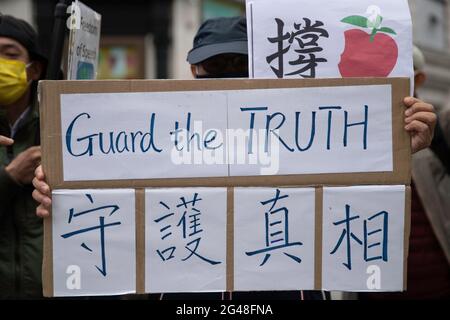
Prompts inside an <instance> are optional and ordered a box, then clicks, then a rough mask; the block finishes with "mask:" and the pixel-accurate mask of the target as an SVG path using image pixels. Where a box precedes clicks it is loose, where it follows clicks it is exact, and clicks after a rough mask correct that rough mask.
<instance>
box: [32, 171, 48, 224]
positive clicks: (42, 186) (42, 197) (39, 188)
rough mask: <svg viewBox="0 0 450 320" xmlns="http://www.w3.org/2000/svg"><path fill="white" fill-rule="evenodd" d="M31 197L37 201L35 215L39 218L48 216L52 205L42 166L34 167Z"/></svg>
mask: <svg viewBox="0 0 450 320" xmlns="http://www.w3.org/2000/svg"><path fill="white" fill-rule="evenodd" d="M33 186H34V187H35V189H34V191H33V198H34V200H36V201H37V202H39V206H38V207H37V208H36V215H37V216H38V217H41V218H46V217H48V216H50V208H51V205H52V199H51V196H52V194H51V190H50V186H49V185H48V184H47V182H46V181H45V174H44V170H43V169H42V166H39V167H37V168H36V171H35V173H34V179H33Z"/></svg>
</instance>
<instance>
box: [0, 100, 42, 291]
mask: <svg viewBox="0 0 450 320" xmlns="http://www.w3.org/2000/svg"><path fill="white" fill-rule="evenodd" d="M0 134H1V135H6V136H10V128H9V125H8V122H7V120H6V118H5V115H4V111H3V110H0ZM38 144H39V113H38V109H37V106H35V107H32V109H31V110H30V112H28V114H27V115H26V117H25V118H24V120H23V122H22V124H21V126H20V127H19V129H18V131H17V132H16V135H15V137H14V145H13V146H10V147H0V299H2V298H16V299H17V298H19V299H20V298H38V297H42V280H41V279H42V277H41V270H42V249H43V242H42V241H43V224H42V219H40V218H38V217H37V216H36V213H35V212H36V206H37V203H36V202H35V201H34V200H33V198H32V196H31V193H32V191H33V187H32V185H26V186H21V185H18V184H17V183H15V182H14V181H13V180H12V179H11V178H10V177H9V175H8V174H7V173H6V172H5V166H7V165H8V164H9V163H10V162H11V160H12V159H13V158H15V157H16V156H17V155H18V154H19V153H21V152H22V151H24V150H26V149H28V148H29V147H31V146H35V145H38Z"/></svg>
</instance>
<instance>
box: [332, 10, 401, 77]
mask: <svg viewBox="0 0 450 320" xmlns="http://www.w3.org/2000/svg"><path fill="white" fill-rule="evenodd" d="M382 19H383V18H382V17H381V16H377V19H376V21H373V22H371V21H369V20H368V19H367V18H365V17H362V16H350V17H347V18H344V19H342V20H341V21H342V22H345V23H348V24H351V25H354V26H358V27H363V28H372V32H369V33H368V32H366V31H364V30H361V29H351V30H347V31H345V32H344V36H345V48H344V52H343V53H342V54H341V61H340V62H339V64H338V67H339V72H340V73H341V76H342V77H387V76H388V75H389V74H390V73H391V72H392V70H393V69H394V67H395V64H396V63H397V58H398V47H397V43H396V42H395V40H394V39H393V38H392V37H391V36H390V35H388V34H393V35H395V34H396V33H395V31H394V30H392V29H391V28H387V27H381V28H380V25H381V21H382Z"/></svg>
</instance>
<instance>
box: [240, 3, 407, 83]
mask: <svg viewBox="0 0 450 320" xmlns="http://www.w3.org/2000/svg"><path fill="white" fill-rule="evenodd" d="M247 30H248V39H249V71H250V77H252V78H289V77H292V78H340V77H387V76H389V77H410V78H412V77H413V63H412V24H411V16H410V12H409V7H408V2H407V1H406V0H396V1H391V0H358V1H355V0H340V1H329V0H315V1H314V2H311V1H308V0H277V1H273V0H247Z"/></svg>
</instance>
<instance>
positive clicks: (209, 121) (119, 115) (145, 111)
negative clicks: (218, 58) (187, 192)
mask: <svg viewBox="0 0 450 320" xmlns="http://www.w3.org/2000/svg"><path fill="white" fill-rule="evenodd" d="M61 119H62V136H63V139H62V141H61V142H62V150H63V161H64V164H63V168H64V180H65V181H77V180H114V179H145V178H188V177H214V176H227V175H228V167H227V164H226V163H225V161H223V160H224V157H225V154H224V153H222V156H221V157H220V155H219V156H218V157H219V158H221V159H222V163H219V164H215V163H212V164H210V163H205V162H202V161H203V159H202V155H203V153H204V152H207V151H209V150H205V149H208V148H218V149H220V150H222V152H224V149H223V148H224V147H223V145H224V144H223V141H218V140H219V138H217V139H214V137H215V135H216V134H217V132H220V133H224V132H225V129H226V125H227V108H226V96H225V94H223V93H220V92H208V91H205V92H202V91H195V92H170V93H168V92H147V93H114V94H107V93H105V94H100V93H99V94H63V95H61ZM182 133H184V134H185V136H186V139H189V141H186V139H183V136H182ZM178 150H182V151H183V152H185V153H184V154H187V153H186V151H188V152H190V153H189V155H192V157H190V160H192V161H191V162H190V165H182V163H183V157H182V156H180V155H179V154H178ZM220 150H219V152H220ZM196 151H198V154H200V158H199V162H198V164H196V159H195V158H194V157H195V156H196V155H197V153H196Z"/></svg>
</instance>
